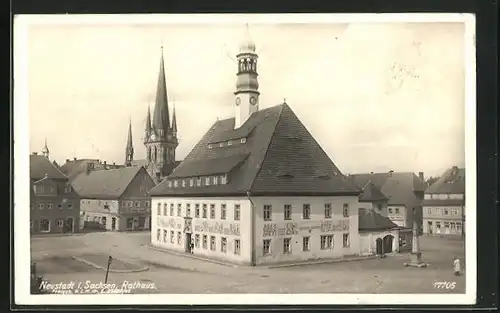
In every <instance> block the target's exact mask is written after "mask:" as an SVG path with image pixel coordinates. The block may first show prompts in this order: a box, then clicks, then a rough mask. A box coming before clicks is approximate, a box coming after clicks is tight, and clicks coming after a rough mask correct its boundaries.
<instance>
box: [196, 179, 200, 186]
mask: <svg viewBox="0 0 500 313" xmlns="http://www.w3.org/2000/svg"><path fill="white" fill-rule="evenodd" d="M196 186H198V187H200V186H201V177H198V178H196Z"/></svg>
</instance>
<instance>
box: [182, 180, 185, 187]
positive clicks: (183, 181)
mask: <svg viewBox="0 0 500 313" xmlns="http://www.w3.org/2000/svg"><path fill="white" fill-rule="evenodd" d="M182 187H186V180H185V179H183V180H182Z"/></svg>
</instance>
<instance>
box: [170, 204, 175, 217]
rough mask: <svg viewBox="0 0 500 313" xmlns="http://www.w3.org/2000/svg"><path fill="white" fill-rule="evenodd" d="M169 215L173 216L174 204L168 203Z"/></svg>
mask: <svg viewBox="0 0 500 313" xmlns="http://www.w3.org/2000/svg"><path fill="white" fill-rule="evenodd" d="M170 216H174V204H173V203H170Z"/></svg>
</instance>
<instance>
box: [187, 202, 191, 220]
mask: <svg viewBox="0 0 500 313" xmlns="http://www.w3.org/2000/svg"><path fill="white" fill-rule="evenodd" d="M186 216H188V217H191V204H189V203H186Z"/></svg>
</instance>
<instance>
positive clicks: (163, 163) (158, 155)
mask: <svg viewBox="0 0 500 313" xmlns="http://www.w3.org/2000/svg"><path fill="white" fill-rule="evenodd" d="M144 145H145V146H146V153H147V163H148V166H147V170H148V172H149V175H150V176H151V177H152V178H153V180H155V182H156V183H159V182H160V181H161V180H162V179H163V178H164V177H166V176H168V175H169V174H170V172H171V171H172V170H173V169H174V168H175V164H176V163H175V149H176V148H177V146H178V145H179V141H178V139H177V121H176V118H175V109H174V111H173V118H172V122H170V113H169V107H168V98H167V83H166V79H165V65H164V61H163V47H162V48H161V57H160V71H159V73H158V85H157V86H156V99H155V104H154V111H153V120H152V121H151V114H150V111H149V107H148V115H147V118H146V131H145V137H144Z"/></svg>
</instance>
